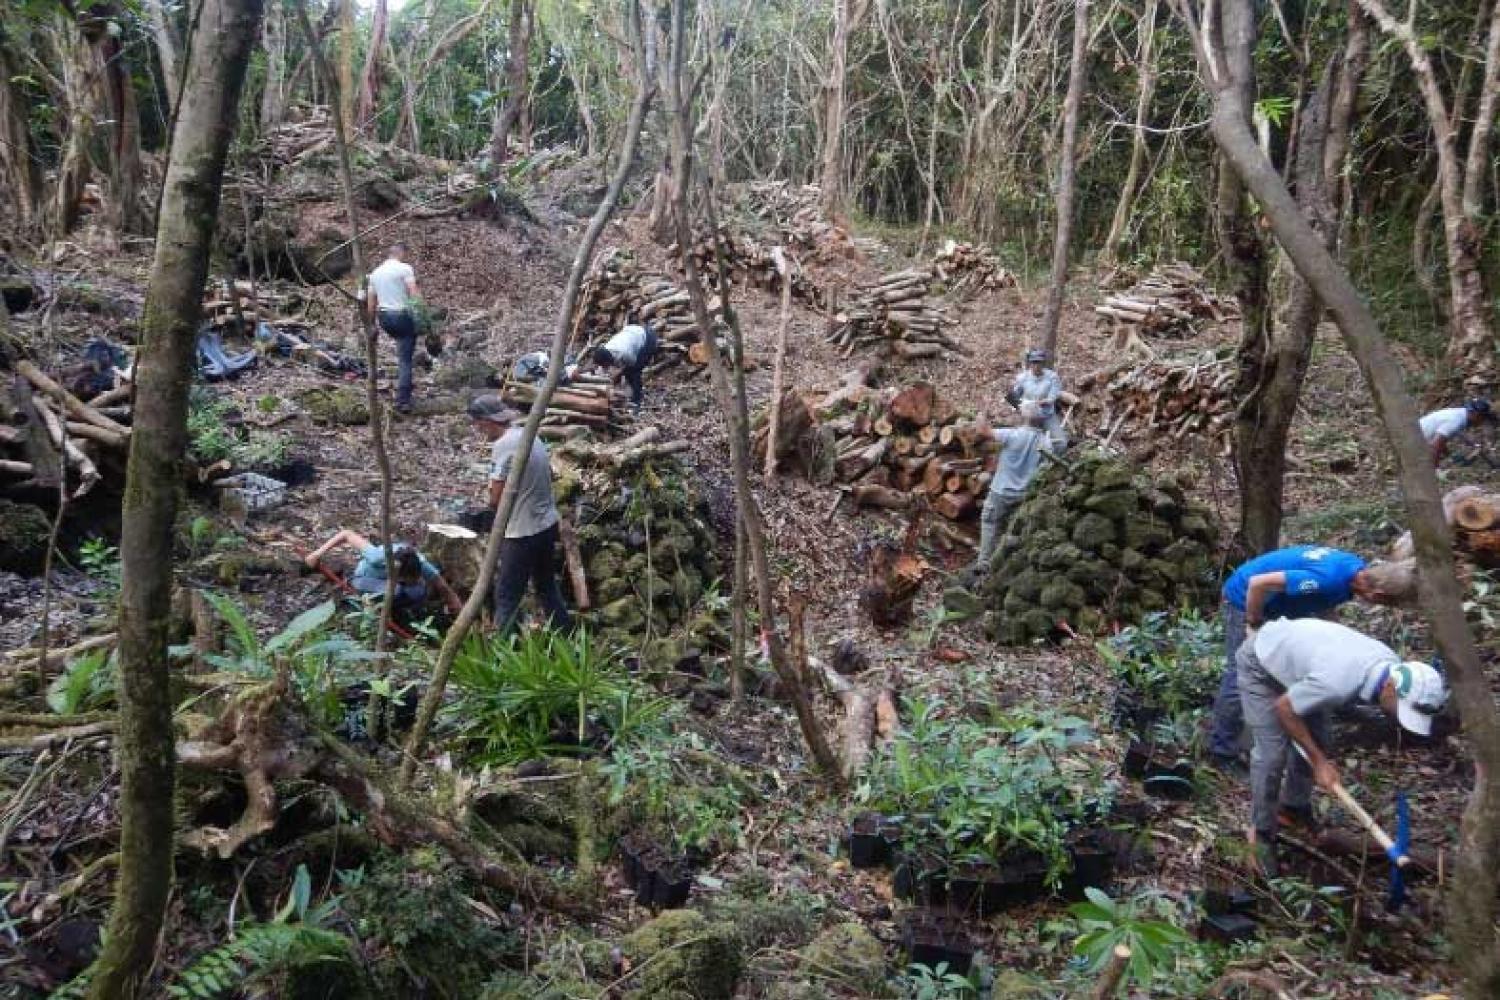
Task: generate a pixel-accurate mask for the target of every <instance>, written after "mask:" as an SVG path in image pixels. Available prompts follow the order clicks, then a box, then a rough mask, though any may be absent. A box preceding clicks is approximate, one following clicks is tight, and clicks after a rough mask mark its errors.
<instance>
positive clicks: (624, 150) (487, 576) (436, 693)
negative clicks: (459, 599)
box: [401, 0, 656, 785]
mask: <svg viewBox="0 0 1500 1000" xmlns="http://www.w3.org/2000/svg"><path fill="white" fill-rule="evenodd" d="M629 6H630V28H631V37H632V39H633V42H634V45H635V47H636V51H637V59H636V65H637V66H639V67H640V78H639V80H638V84H639V89H638V90H637V91H636V96H635V102H634V104H632V105H631V108H630V117H629V119H628V120H627V122H626V124H625V135H624V140H623V144H622V145H621V147H620V161H619V163H618V164H617V165H616V166H615V173H614V176H613V177H612V178H611V179H610V182H609V187H608V188H606V189H605V192H604V198H603V200H601V201H600V202H599V207H598V208H596V209H594V216H593V218H592V219H590V220H589V225H588V228H587V229H586V230H584V234H583V239H582V240H581V241H580V242H579V244H578V251H577V252H576V253H575V254H574V256H573V266H572V269H571V270H570V271H569V273H568V283H567V285H565V286H564V287H563V298H562V304H561V305H560V306H559V308H558V314H557V323H556V325H555V326H554V327H553V329H552V351H551V356H550V361H549V363H548V365H547V378H546V380H545V381H543V383H542V386H541V388H540V389H539V390H538V391H537V394H536V398H535V399H534V400H533V401H532V403H531V411H530V412H529V413H528V414H527V417H526V424H525V426H524V427H522V429H521V441H520V443H519V444H518V445H517V446H516V458H515V465H514V467H513V468H512V469H511V473H510V476H509V477H508V478H507V479H506V481H505V489H504V490H502V491H501V494H500V505H499V509H498V510H496V512H495V525H494V527H493V528H491V529H490V537H489V540H488V541H487V542H486V543H485V548H484V560H483V562H482V563H481V564H480V568H479V579H478V580H477V581H475V583H474V590H473V591H472V592H471V593H470V594H469V599H468V600H467V601H465V602H464V606H463V610H461V611H460V612H459V613H458V617H457V618H456V619H455V620H454V622H453V624H452V625H451V626H450V627H449V629H448V634H447V636H445V637H444V639H443V646H442V648H441V649H440V650H439V651H438V659H437V663H436V664H435V665H434V666H433V670H432V683H431V684H429V685H428V687H427V693H426V694H424V695H423V696H422V704H421V705H420V706H419V707H418V709H417V719H416V723H415V724H414V725H413V726H412V731H411V736H410V738H409V739H408V740H407V743H406V752H405V755H404V759H403V760H402V762H401V783H402V784H403V785H406V784H409V783H410V782H411V779H412V776H413V775H414V774H415V773H416V766H417V757H418V755H419V754H420V753H421V751H422V744H423V743H425V742H426V740H427V733H428V731H429V730H430V729H431V728H432V720H433V718H434V717H435V716H436V715H437V710H438V705H439V704H441V703H442V699H443V691H444V689H445V688H446V687H447V685H448V673H449V671H450V670H451V669H452V668H453V661H454V659H455V658H456V657H457V656H458V650H459V647H460V646H462V645H463V642H464V639H465V637H467V636H468V634H469V629H471V628H473V626H474V623H475V622H476V621H478V620H479V613H480V612H481V611H482V610H483V609H484V606H485V604H486V603H487V602H488V600H489V590H490V582H491V581H492V580H493V579H494V576H495V563H496V562H497V561H498V559H499V556H500V543H501V542H502V541H503V540H504V539H505V527H506V525H507V524H509V523H510V515H511V512H512V511H514V510H515V506H516V487H517V486H518V485H519V484H520V482H521V479H522V474H523V473H524V472H525V471H526V460H527V458H528V457H529V456H530V454H531V445H532V442H534V441H535V440H536V436H537V432H538V431H539V430H540V429H541V425H542V417H543V416H545V415H546V412H547V405H548V403H549V402H550V401H551V399H552V394H553V393H554V392H555V391H556V390H557V384H558V382H559V380H560V379H561V377H562V371H563V361H564V353H565V352H566V350H567V346H568V334H569V332H571V331H572V329H573V311H574V309H575V307H576V306H577V304H578V290H579V287H580V286H581V285H582V284H583V278H584V275H585V274H586V273H587V272H588V268H589V262H590V261H591V260H592V258H593V255H594V247H595V246H597V245H598V243H599V236H600V234H601V233H603V232H604V227H605V226H606V225H608V223H609V220H610V217H611V216H612V215H614V211H615V206H616V205H618V204H619V201H620V192H621V191H622V190H623V189H624V187H625V180H626V178H627V177H629V176H630V171H631V168H632V167H633V166H634V165H635V153H636V148H637V146H638V144H639V140H640V136H641V123H642V122H644V121H645V119H646V109H647V108H649V107H650V105H651V99H652V97H653V96H654V94H655V93H656V87H655V83H654V80H655V73H656V70H655V64H656V40H655V35H654V33H653V29H652V28H651V27H650V26H649V25H646V24H643V23H642V20H643V18H642V16H641V11H640V8H639V6H638V5H637V3H636V2H634V0H632V2H631V3H630V5H629Z"/></svg>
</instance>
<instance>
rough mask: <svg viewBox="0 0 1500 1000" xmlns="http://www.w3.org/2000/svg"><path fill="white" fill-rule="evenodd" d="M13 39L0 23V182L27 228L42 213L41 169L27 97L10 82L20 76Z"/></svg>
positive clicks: (18, 61) (20, 221) (24, 228)
mask: <svg viewBox="0 0 1500 1000" xmlns="http://www.w3.org/2000/svg"><path fill="white" fill-rule="evenodd" d="M13 44H14V41H13V40H12V38H11V37H10V36H9V34H8V33H7V31H6V27H5V25H4V23H0V185H3V189H4V190H7V191H9V192H10V197H11V204H12V205H14V206H15V209H16V222H18V223H19V225H20V228H21V229H23V230H26V229H30V228H31V227H32V226H33V225H35V224H36V223H37V222H38V221H39V220H40V219H41V214H42V203H43V196H42V173H41V170H40V168H39V166H38V162H39V161H38V159H37V157H36V155H35V149H34V145H35V144H34V143H33V142H32V141H31V132H30V129H29V127H28V125H27V121H26V116H27V101H26V100H25V99H24V97H23V95H22V94H21V93H20V91H19V90H18V89H17V87H16V85H15V83H14V82H13V81H14V80H15V79H16V78H17V77H18V76H20V68H19V67H20V60H19V59H18V58H17V56H16V54H15V52H14V51H13V50H12V46H13Z"/></svg>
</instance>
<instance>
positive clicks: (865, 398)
mask: <svg viewBox="0 0 1500 1000" xmlns="http://www.w3.org/2000/svg"><path fill="white" fill-rule="evenodd" d="M869 378H870V369H868V368H865V369H861V370H859V371H857V372H854V373H851V374H850V376H849V377H848V378H847V379H846V380H845V385H844V386H842V387H841V388H840V389H838V390H835V391H834V392H833V393H831V394H829V395H828V396H827V397H826V398H824V399H823V400H822V401H821V402H814V401H810V400H809V399H808V398H807V397H806V396H805V395H804V394H802V393H800V392H797V391H795V390H789V391H788V392H787V393H786V394H785V395H783V396H782V400H781V405H780V406H779V407H778V408H777V421H778V426H777V431H776V442H777V445H776V448H777V458H778V460H779V461H785V462H787V463H788V464H800V465H802V466H803V468H804V470H805V471H806V472H807V473H808V474H809V476H810V478H812V479H813V480H814V481H815V482H822V483H825V484H826V483H835V482H836V483H842V484H845V486H846V490H847V493H848V495H849V497H850V498H851V499H852V500H853V501H854V504H855V506H856V507H879V508H883V509H886V510H907V509H910V508H912V507H914V506H918V505H919V503H925V504H926V505H927V506H928V507H929V508H930V509H931V510H933V511H934V512H936V513H937V514H940V515H941V516H943V517H945V518H947V519H948V520H950V521H965V520H970V519H972V518H973V517H975V516H977V512H978V510H979V507H980V506H981V505H982V504H983V502H984V496H985V491H986V490H988V489H989V484H990V479H991V478H992V474H993V472H994V469H995V454H994V449H993V446H992V445H991V443H990V441H989V439H988V436H987V435H986V434H985V433H984V432H983V430H982V429H981V428H980V427H978V426H976V425H974V424H971V423H966V422H963V421H961V420H960V419H959V415H958V412H957V411H956V410H955V409H954V408H953V407H952V405H951V404H949V403H948V402H947V401H945V400H942V399H939V398H938V395H937V392H936V390H934V389H933V387H932V386H931V385H930V384H929V383H926V382H918V383H915V384H913V385H910V386H907V387H905V388H903V389H900V390H899V391H894V392H891V393H885V394H881V393H878V392H876V391H875V390H874V389H871V388H869V386H868V379H869ZM848 407H852V411H851V412H843V411H844V410H846V409H847V408H848ZM820 419H821V420H822V422H821V423H819V421H820ZM769 426H770V425H769V422H768V421H766V420H763V421H762V422H761V426H760V427H759V428H758V429H757V430H756V434H755V439H754V444H755V451H756V455H757V460H758V461H764V458H765V450H766V447H767V440H768V438H769ZM809 442H813V443H811V444H810V443H809Z"/></svg>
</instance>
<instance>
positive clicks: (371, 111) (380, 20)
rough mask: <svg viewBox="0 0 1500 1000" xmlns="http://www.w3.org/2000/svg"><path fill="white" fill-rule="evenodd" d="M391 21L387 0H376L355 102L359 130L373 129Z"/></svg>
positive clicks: (355, 114)
mask: <svg viewBox="0 0 1500 1000" xmlns="http://www.w3.org/2000/svg"><path fill="white" fill-rule="evenodd" d="M389 21H390V16H389V12H388V10H387V7H386V0H375V14H374V18H373V20H372V22H371V24H370V46H369V48H368V49H367V50H366V51H365V69H364V72H363V73H361V74H360V75H359V100H358V101H357V102H356V103H355V112H354V116H355V120H356V121H357V122H358V123H359V125H358V130H359V131H360V132H364V131H366V130H371V131H372V134H373V127H374V121H373V119H374V116H375V113H376V111H377V110H378V108H379V104H378V102H379V100H380V60H381V59H382V58H384V57H385V32H386V27H387V24H388V22H389Z"/></svg>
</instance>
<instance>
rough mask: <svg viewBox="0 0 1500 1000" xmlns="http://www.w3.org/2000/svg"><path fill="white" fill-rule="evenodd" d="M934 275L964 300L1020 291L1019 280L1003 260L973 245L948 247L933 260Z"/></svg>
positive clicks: (957, 244)
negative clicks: (1013, 290) (1011, 289)
mask: <svg viewBox="0 0 1500 1000" xmlns="http://www.w3.org/2000/svg"><path fill="white" fill-rule="evenodd" d="M932 271H933V274H934V275H935V276H936V277H937V279H938V280H939V281H941V282H942V283H943V284H945V285H947V286H948V290H949V291H950V292H952V293H953V294H954V295H957V296H959V297H960V298H973V297H974V296H976V295H980V294H982V293H984V292H996V291H999V290H1001V289H1003V288H1015V287H1016V276H1015V275H1014V274H1012V273H1011V272H1010V271H1009V270H1007V269H1006V267H1005V265H1004V264H1002V263H1000V258H999V257H996V256H995V255H994V254H992V253H990V252H989V251H988V250H984V249H982V248H980V247H977V246H975V245H974V244H972V243H958V242H956V241H954V240H949V241H948V242H947V243H944V244H943V248H942V249H941V250H939V251H938V252H937V254H936V256H934V257H933V258H932Z"/></svg>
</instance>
